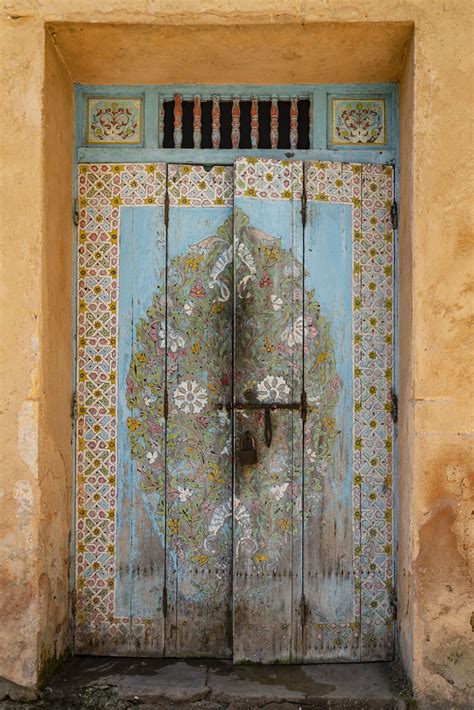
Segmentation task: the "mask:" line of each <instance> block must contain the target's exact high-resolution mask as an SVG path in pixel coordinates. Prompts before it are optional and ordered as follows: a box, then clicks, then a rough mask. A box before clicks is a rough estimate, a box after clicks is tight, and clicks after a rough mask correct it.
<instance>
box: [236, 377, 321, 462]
mask: <svg viewBox="0 0 474 710" xmlns="http://www.w3.org/2000/svg"><path fill="white" fill-rule="evenodd" d="M231 408H232V405H231V406H230V407H229V405H228V406H227V409H231ZM233 408H234V409H237V410H238V411H241V410H244V409H263V410H264V411H265V443H266V445H267V446H268V447H269V448H270V446H271V444H272V437H273V429H272V417H271V413H272V411H275V410H277V409H292V410H299V411H300V412H301V419H302V420H303V424H304V423H305V421H306V416H307V413H308V403H307V398H306V392H305V391H304V390H303V391H302V392H301V400H300V401H299V402H288V403H286V402H272V403H271V404H270V403H268V404H267V403H263V402H235V403H234V406H233ZM246 433H247V432H246Z"/></svg>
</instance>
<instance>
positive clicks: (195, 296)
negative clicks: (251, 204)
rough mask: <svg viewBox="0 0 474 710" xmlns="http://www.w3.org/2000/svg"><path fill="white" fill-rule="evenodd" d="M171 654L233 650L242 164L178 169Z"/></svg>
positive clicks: (172, 172)
mask: <svg viewBox="0 0 474 710" xmlns="http://www.w3.org/2000/svg"><path fill="white" fill-rule="evenodd" d="M168 171H169V226H168V283H167V320H166V328H165V324H164V321H163V322H162V325H161V326H160V327H161V330H160V337H161V338H162V339H163V341H164V343H163V344H164V345H165V346H166V350H167V392H168V400H169V415H168V423H167V450H166V471H167V492H166V506H167V508H166V515H167V529H166V546H167V555H168V566H167V571H166V584H167V592H168V612H167V649H168V651H167V652H168V654H169V655H175V656H193V655H200V656H214V657H228V656H230V655H231V653H232V638H231V632H232V586H231V581H232V575H231V569H232V439H231V419H230V416H229V413H228V411H227V409H226V408H225V407H224V406H223V405H224V404H225V403H226V402H227V401H230V397H231V390H232V254H233V248H232V210H233V186H232V174H233V170H232V167H220V166H214V167H212V168H210V169H206V168H204V167H203V166H190V165H170V166H169V167H168Z"/></svg>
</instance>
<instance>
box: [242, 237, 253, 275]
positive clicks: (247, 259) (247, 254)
mask: <svg viewBox="0 0 474 710" xmlns="http://www.w3.org/2000/svg"><path fill="white" fill-rule="evenodd" d="M237 256H238V258H239V259H240V261H242V262H243V263H244V264H245V266H246V267H247V268H248V270H249V271H250V273H251V274H252V275H254V274H256V273H257V268H256V266H255V260H254V258H253V256H252V253H251V251H250V249H249V248H248V246H247V245H246V244H244V242H239V244H238V246H237Z"/></svg>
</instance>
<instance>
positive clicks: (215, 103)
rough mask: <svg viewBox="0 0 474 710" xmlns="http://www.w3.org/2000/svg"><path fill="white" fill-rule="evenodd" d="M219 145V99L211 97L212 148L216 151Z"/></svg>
mask: <svg viewBox="0 0 474 710" xmlns="http://www.w3.org/2000/svg"><path fill="white" fill-rule="evenodd" d="M220 145H221V109H220V105H219V97H218V96H213V97H212V147H213V148H214V150H218V149H219V148H220Z"/></svg>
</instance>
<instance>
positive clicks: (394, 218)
mask: <svg viewBox="0 0 474 710" xmlns="http://www.w3.org/2000/svg"><path fill="white" fill-rule="evenodd" d="M390 219H391V221H392V227H393V230H394V231H395V230H396V229H398V205H397V203H396V201H395V200H394V201H393V202H392V206H391V208H390Z"/></svg>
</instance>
